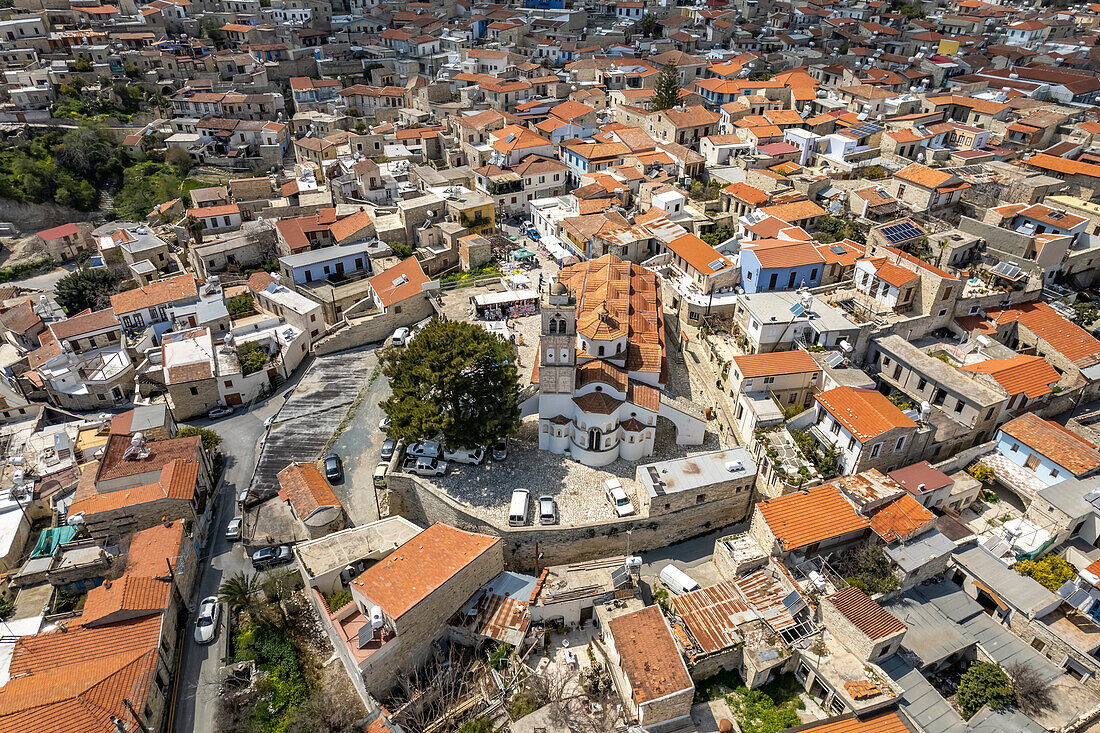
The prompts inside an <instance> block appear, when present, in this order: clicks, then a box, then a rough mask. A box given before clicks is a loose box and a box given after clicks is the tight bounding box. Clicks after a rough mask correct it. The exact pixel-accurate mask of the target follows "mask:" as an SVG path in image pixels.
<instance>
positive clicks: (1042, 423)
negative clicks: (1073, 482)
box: [1001, 412, 1100, 477]
mask: <svg viewBox="0 0 1100 733" xmlns="http://www.w3.org/2000/svg"><path fill="white" fill-rule="evenodd" d="M1001 432H1003V433H1004V434H1005V435H1009V436H1011V437H1013V438H1015V439H1016V440H1018V441H1020V442H1021V443H1023V444H1024V445H1026V446H1027V447H1029V448H1031V449H1032V450H1033V451H1035V452H1036V453H1038V454H1040V455H1043V456H1046V457H1047V458H1049V459H1050V460H1052V461H1054V462H1055V463H1057V464H1058V465H1059V466H1061V467H1062V468H1065V469H1066V470H1067V471H1070V472H1071V473H1072V474H1073V475H1074V476H1078V477H1080V476H1083V475H1085V474H1087V473H1090V472H1092V471H1095V470H1096V469H1097V468H1100V451H1097V449H1096V446H1094V445H1093V444H1092V443H1090V442H1088V441H1087V440H1085V439H1084V438H1082V437H1080V436H1078V435H1076V434H1075V433H1072V432H1070V431H1069V430H1068V429H1067V428H1064V427H1062V426H1061V425H1059V424H1058V423H1055V422H1051V421H1050V420H1044V419H1043V418H1041V417H1039V416H1038V415H1036V414H1035V413H1033V412H1025V413H1024V414H1023V415H1021V416H1020V417H1018V418H1016V419H1014V420H1009V421H1008V422H1006V423H1005V424H1004V425H1002V426H1001Z"/></svg>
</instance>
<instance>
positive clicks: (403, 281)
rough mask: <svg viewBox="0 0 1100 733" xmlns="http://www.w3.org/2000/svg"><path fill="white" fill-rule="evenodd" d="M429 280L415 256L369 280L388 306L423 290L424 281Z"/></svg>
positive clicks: (381, 299) (384, 306) (384, 305)
mask: <svg viewBox="0 0 1100 733" xmlns="http://www.w3.org/2000/svg"><path fill="white" fill-rule="evenodd" d="M428 280H429V278H428V276H427V275H425V274H424V269H423V268H422V267H421V266H420V262H419V261H417V259H416V258H415V257H409V258H408V259H406V260H404V261H402V262H400V263H398V264H396V265H394V266H393V267H391V268H390V269H388V270H383V271H382V272H380V273H379V274H377V275H375V276H374V277H372V278H371V279H370V281H369V282H370V287H371V290H373V291H374V295H375V297H376V298H378V300H379V302H381V303H382V307H383V308H388V307H390V306H391V305H393V304H395V303H400V302H402V301H404V300H408V299H409V298H411V297H413V296H415V295H417V294H419V293H421V292H423V286H424V283H426V282H428Z"/></svg>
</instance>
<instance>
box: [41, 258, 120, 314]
mask: <svg viewBox="0 0 1100 733" xmlns="http://www.w3.org/2000/svg"><path fill="white" fill-rule="evenodd" d="M117 284H118V278H116V277H115V275H114V273H113V272H111V271H110V270H106V269H103V268H97V269H95V270H77V271H76V272H73V273H71V274H69V275H66V276H65V277H63V278H61V279H60V280H58V281H57V285H56V286H55V287H54V298H55V299H56V300H57V304H58V305H60V306H61V309H62V310H64V311H65V315H69V316H71V315H73V314H74V313H79V312H80V311H82V310H84V309H85V308H91V309H92V310H100V309H102V308H106V307H107V306H109V305H110V304H111V295H113V294H114V292H115V286H116V285H117Z"/></svg>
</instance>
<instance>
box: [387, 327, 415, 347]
mask: <svg viewBox="0 0 1100 733" xmlns="http://www.w3.org/2000/svg"><path fill="white" fill-rule="evenodd" d="M411 339H412V332H411V331H409V329H407V328H405V327H404V326H402V327H401V328H399V329H397V330H396V331H394V332H393V336H391V337H390V341H391V342H392V343H393V345H394V346H405V345H406V344H408V343H409V341H410V340H411Z"/></svg>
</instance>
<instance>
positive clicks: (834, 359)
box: [825, 351, 844, 369]
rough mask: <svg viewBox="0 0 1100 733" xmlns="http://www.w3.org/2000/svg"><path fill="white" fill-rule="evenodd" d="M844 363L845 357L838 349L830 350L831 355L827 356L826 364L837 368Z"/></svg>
mask: <svg viewBox="0 0 1100 733" xmlns="http://www.w3.org/2000/svg"><path fill="white" fill-rule="evenodd" d="M843 363H844V357H843V356H841V355H840V354H839V353H838V352H836V351H833V352H830V353H829V355H828V356H826V357H825V364H826V365H827V366H828V367H829V368H831V369H836V368H837V367H838V366H840V365H841V364H843Z"/></svg>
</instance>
